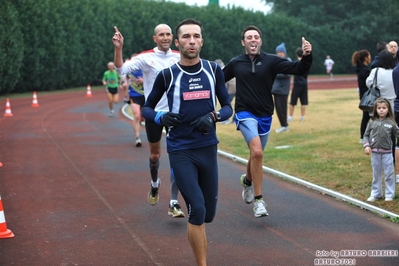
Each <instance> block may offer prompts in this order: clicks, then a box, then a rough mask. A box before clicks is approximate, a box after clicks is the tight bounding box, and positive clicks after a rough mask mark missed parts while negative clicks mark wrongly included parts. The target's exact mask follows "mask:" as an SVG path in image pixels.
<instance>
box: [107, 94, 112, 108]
mask: <svg viewBox="0 0 399 266" xmlns="http://www.w3.org/2000/svg"><path fill="white" fill-rule="evenodd" d="M107 97H108V107H109V110H111V111H112V110H114V103H113V102H112V98H113V97H112V93H110V92H107Z"/></svg>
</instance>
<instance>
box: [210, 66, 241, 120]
mask: <svg viewBox="0 0 399 266" xmlns="http://www.w3.org/2000/svg"><path fill="white" fill-rule="evenodd" d="M215 63H216V64H218V65H219V66H220V67H221V68H222V69H223V68H224V63H223V61H222V60H221V59H216V60H215ZM226 88H227V92H228V93H229V101H230V104H231V103H232V102H233V99H234V97H236V79H235V78H233V79H231V80H229V81H227V82H226ZM233 122H234V121H233V119H232V121H230V119H227V120H225V121H222V122H220V123H219V124H230V123H233Z"/></svg>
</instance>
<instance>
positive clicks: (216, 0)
mask: <svg viewBox="0 0 399 266" xmlns="http://www.w3.org/2000/svg"><path fill="white" fill-rule="evenodd" d="M211 4H212V5H213V4H216V5H219V0H209V3H208V5H211Z"/></svg>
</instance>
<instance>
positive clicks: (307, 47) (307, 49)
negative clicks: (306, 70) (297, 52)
mask: <svg viewBox="0 0 399 266" xmlns="http://www.w3.org/2000/svg"><path fill="white" fill-rule="evenodd" d="M311 52H312V45H311V44H310V42H308V41H307V40H306V39H305V37H302V53H303V55H304V56H307V55H309V54H310V53H311Z"/></svg>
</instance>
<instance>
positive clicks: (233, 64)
mask: <svg viewBox="0 0 399 266" xmlns="http://www.w3.org/2000/svg"><path fill="white" fill-rule="evenodd" d="M241 45H242V46H243V47H244V50H245V53H244V54H242V55H239V56H237V57H235V58H233V59H231V60H230V62H229V63H228V64H227V65H226V66H225V67H224V68H223V73H224V76H225V79H226V81H229V80H230V79H232V78H234V77H235V78H236V88H237V92H236V101H235V107H234V111H235V115H234V121H235V123H236V127H237V130H240V131H241V133H242V135H243V137H244V139H245V141H246V143H247V145H248V148H249V151H250V152H249V153H250V154H249V160H248V164H247V171H246V174H243V175H241V177H240V183H241V185H242V186H243V191H242V198H243V200H244V201H245V202H246V203H247V204H251V203H252V202H253V203H254V205H253V211H254V216H255V217H264V216H267V215H269V213H268V212H267V210H266V203H265V201H264V199H263V195H262V178H263V168H262V163H263V152H264V149H265V147H266V144H267V141H268V138H269V134H270V130H271V124H272V115H273V111H274V102H273V95H272V86H273V83H274V80H275V78H276V76H277V74H279V73H284V74H292V75H304V74H306V73H308V71H309V69H310V67H311V65H312V53H311V52H312V45H311V44H310V43H309V42H308V41H307V40H306V39H305V38H304V37H302V50H303V58H302V60H300V61H298V62H291V61H288V60H287V59H284V58H281V57H278V56H277V55H273V54H267V53H264V52H261V47H262V32H261V30H260V29H259V28H258V27H256V26H253V25H249V26H246V27H245V28H244V30H243V31H242V33H241ZM252 181H253V186H252Z"/></svg>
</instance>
